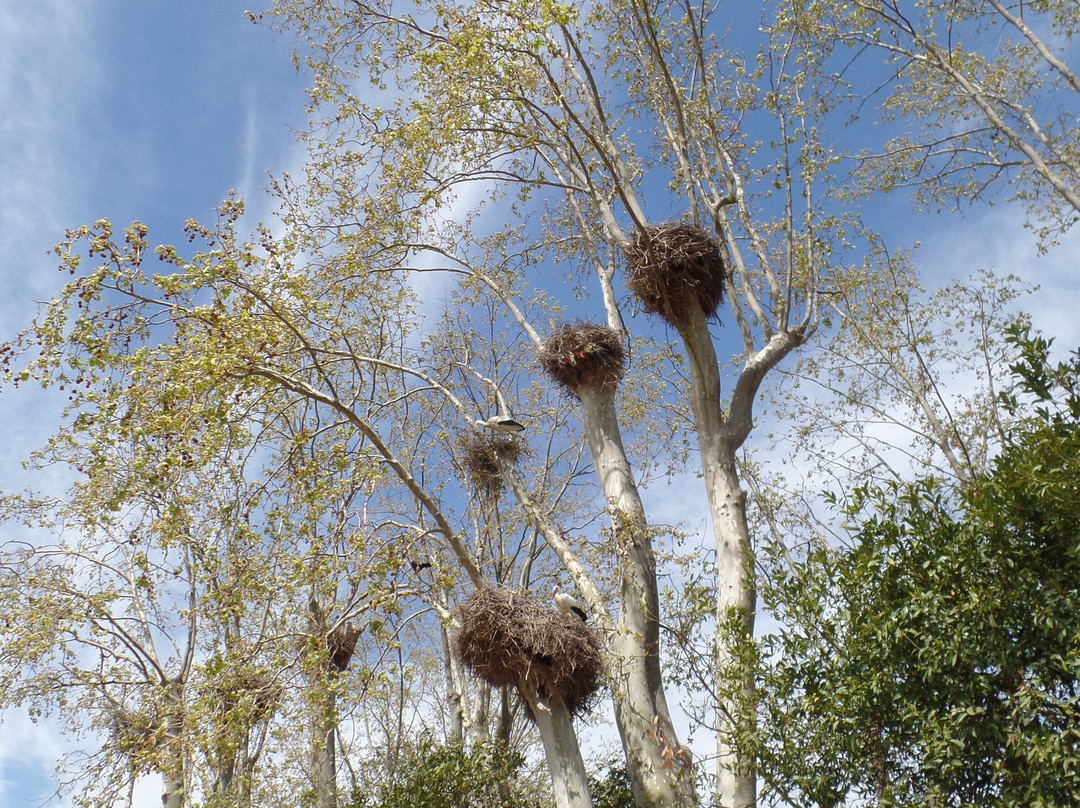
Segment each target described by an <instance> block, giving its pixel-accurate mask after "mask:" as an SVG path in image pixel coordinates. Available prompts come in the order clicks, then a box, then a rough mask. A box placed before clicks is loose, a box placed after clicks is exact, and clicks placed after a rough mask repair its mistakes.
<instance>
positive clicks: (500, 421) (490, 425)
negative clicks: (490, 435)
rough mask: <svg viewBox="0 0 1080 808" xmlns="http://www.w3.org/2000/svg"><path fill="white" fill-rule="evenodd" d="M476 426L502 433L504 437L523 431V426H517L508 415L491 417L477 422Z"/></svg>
mask: <svg viewBox="0 0 1080 808" xmlns="http://www.w3.org/2000/svg"><path fill="white" fill-rule="evenodd" d="M476 425H477V426H482V427H484V428H485V429H491V430H494V431H495V432H502V433H503V434H506V435H509V434H511V433H512V432H523V431H525V425H524V424H519V423H518V422H517V421H515V420H514V419H513V418H511V417H510V416H509V415H493V416H491V417H490V418H488V419H487V420H486V421H477V422H476Z"/></svg>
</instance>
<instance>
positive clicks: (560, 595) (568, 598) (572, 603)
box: [551, 586, 589, 621]
mask: <svg viewBox="0 0 1080 808" xmlns="http://www.w3.org/2000/svg"><path fill="white" fill-rule="evenodd" d="M551 597H553V598H554V599H555V605H556V606H558V607H559V611H560V612H562V613H563V614H576V615H577V616H578V617H580V618H581V619H582V621H586V620H588V619H589V616H588V615H587V614H586V613H585V607H584V606H582V605H581V601H579V600H578V599H577V598H575V597H574V596H573V595H568V594H566V593H565V592H560V591H559V587H558V586H556V587H555V588H554V589H552V590H551Z"/></svg>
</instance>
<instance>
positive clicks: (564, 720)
mask: <svg viewBox="0 0 1080 808" xmlns="http://www.w3.org/2000/svg"><path fill="white" fill-rule="evenodd" d="M519 692H520V693H521V695H522V697H523V698H524V699H525V701H526V703H527V704H528V705H529V708H530V709H531V710H532V712H533V715H534V716H535V717H536V728H537V729H538V730H539V731H540V740H541V741H543V744H544V754H545V756H546V757H547V768H548V772H549V773H550V774H551V785H552V790H553V792H554V794H555V807H556V808H592V798H591V797H590V796H589V776H588V774H587V773H586V771H585V761H584V760H582V758H581V749H580V747H579V746H578V740H577V734H576V733H575V732H574V724H573V720H572V718H571V716H570V711H569V710H568V709H566V706H565V705H564V704H562V703H561V702H558V701H551V702H549V701H547V700H546V699H544V698H543V697H541V696H539V695H538V694H537V693H536V692H535V691H533V690H531V689H529V688H527V687H521V688H519Z"/></svg>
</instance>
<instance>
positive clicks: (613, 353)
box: [538, 323, 625, 393]
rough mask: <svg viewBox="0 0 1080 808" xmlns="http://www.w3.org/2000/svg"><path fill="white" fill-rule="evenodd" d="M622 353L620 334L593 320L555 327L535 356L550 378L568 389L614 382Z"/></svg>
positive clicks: (618, 370)
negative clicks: (592, 321)
mask: <svg viewBox="0 0 1080 808" xmlns="http://www.w3.org/2000/svg"><path fill="white" fill-rule="evenodd" d="M624 357H625V351H624V349H623V340H622V335H620V334H619V332H618V331H615V330H613V329H611V328H608V327H607V326H604V325H596V324H594V323H575V324H572V325H564V326H562V327H560V328H558V329H557V330H556V331H555V333H554V334H552V335H551V336H550V337H549V338H548V340H547V341H546V342H545V343H544V345H543V347H542V348H541V349H540V353H539V356H538V358H539V360H540V366H541V367H542V368H543V369H544V372H545V373H547V375H548V376H549V377H550V378H551V380H552V381H553V382H555V383H556V384H558V385H559V386H560V387H563V388H565V389H566V390H568V391H570V392H571V393H573V392H575V391H576V390H578V389H580V388H582V387H590V386H597V387H615V386H617V385H618V383H619V379H621V378H622V373H623V359H624Z"/></svg>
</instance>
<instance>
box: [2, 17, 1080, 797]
mask: <svg viewBox="0 0 1080 808" xmlns="http://www.w3.org/2000/svg"><path fill="white" fill-rule="evenodd" d="M244 10H245V5H244V4H243V3H237V2H233V0H184V2H168V3H166V2H161V0H138V1H136V0H79V2H77V3H73V2H70V1H69V0H33V2H25V0H22V1H20V0H0V274H2V277H3V280H4V283H5V294H3V295H0V340H4V339H9V338H11V337H12V336H14V334H15V333H16V332H17V331H18V330H20V329H21V328H23V327H24V326H25V325H27V324H28V323H29V321H30V319H31V318H32V317H33V315H34V313H35V311H36V310H37V306H38V303H39V302H40V301H44V300H47V299H48V298H49V297H50V296H51V295H52V294H53V293H55V291H57V290H58V289H59V287H60V285H61V284H62V283H63V281H64V280H65V278H66V276H61V275H60V273H58V272H57V269H56V265H57V260H56V258H55V256H51V255H50V252H49V251H50V249H51V247H52V246H53V245H54V244H55V243H56V242H57V241H59V240H60V239H62V238H63V235H64V231H65V229H66V228H74V227H77V226H79V225H81V224H89V223H92V222H93V221H95V220H96V219H99V218H102V217H106V218H109V219H111V220H112V221H113V223H114V225H116V226H117V227H121V226H123V225H126V224H127V223H129V222H130V221H132V220H133V219H139V220H140V221H143V222H144V223H146V224H148V225H149V226H150V234H151V235H150V238H151V241H152V242H153V243H155V244H157V243H173V242H183V241H184V236H183V234H182V227H183V222H184V221H185V219H187V218H195V219H200V220H204V221H205V220H209V219H211V218H212V217H213V212H214V208H215V206H216V205H217V204H218V203H220V201H221V200H222V199H224V198H225V197H226V196H227V195H228V193H229V192H230V190H236V191H237V192H238V193H239V194H240V195H241V196H243V197H245V198H246V199H247V200H248V211H249V216H248V218H249V220H250V221H249V224H250V225H251V226H253V225H254V224H255V222H256V221H257V220H264V221H266V220H269V217H270V213H271V210H270V207H269V202H268V201H267V198H266V197H265V196H264V195H263V194H262V190H261V189H263V188H264V187H265V186H266V185H267V183H268V177H267V172H270V173H273V174H280V173H282V172H286V171H290V172H293V173H300V170H301V167H302V163H303V156H304V155H303V150H302V148H301V147H300V146H299V145H298V143H297V141H296V135H295V130H297V129H299V128H302V127H303V124H304V92H303V89H304V86H305V78H304V77H303V76H298V75H297V74H296V72H295V70H294V68H293V65H292V60H291V53H292V46H293V43H292V42H291V41H290V40H288V39H287V38H284V37H281V36H277V37H275V36H274V35H273V33H272V32H271V31H270V30H269V29H268V28H266V27H265V26H256V25H253V24H252V23H251V22H249V21H248V20H247V19H246V18H245V17H244V14H243V12H244ZM890 211H895V212H890V214H889V215H890V216H892V215H896V216H902V217H903V220H902V221H900V222H897V223H896V230H895V232H897V233H898V236H897V238H898V240H910V241H914V240H916V239H917V240H920V241H921V242H922V245H923V246H922V248H921V250H920V251H919V253H918V255H919V260H920V262H922V263H923V264H924V265H925V266H927V267H930V268H931V269H929V270H928V271H930V272H931V273H937V274H938V275H940V277H941V279H942V280H944V279H946V278H947V277H949V276H966V275H969V274H971V273H972V272H974V271H975V270H976V269H978V268H981V267H990V268H994V269H996V270H998V271H1002V272H1005V271H1010V272H1016V273H1017V274H1019V275H1021V276H1022V277H1024V278H1025V279H1026V280H1029V281H1031V282H1033V283H1037V284H1040V285H1041V287H1042V288H1041V291H1040V292H1038V293H1037V294H1036V295H1035V296H1034V297H1033V298H1032V299H1031V300H1030V301H1029V302H1028V304H1027V305H1026V308H1028V309H1029V310H1030V311H1031V312H1032V313H1033V315H1034V318H1035V323H1036V325H1037V326H1038V327H1040V328H1042V329H1043V331H1044V332H1045V333H1046V334H1047V335H1048V336H1053V337H1055V338H1056V339H1057V340H1058V344H1059V346H1063V347H1074V346H1078V345H1080V318H1077V317H1076V312H1075V308H1076V302H1077V300H1080V297H1078V293H1080V288H1078V286H1080V284H1078V279H1077V276H1078V273H1077V271H1076V255H1077V253H1078V248H1080V238H1078V235H1077V234H1073V235H1072V236H1070V237H1068V238H1067V239H1066V240H1065V242H1064V243H1063V244H1062V245H1061V246H1059V247H1058V248H1056V249H1054V250H1052V251H1050V253H1049V254H1048V255H1046V256H1041V257H1040V256H1038V255H1037V251H1036V249H1035V246H1034V243H1033V239H1032V237H1031V236H1030V235H1029V234H1028V233H1027V232H1026V231H1025V230H1023V228H1022V227H1021V219H1020V217H1019V214H1018V213H1017V212H1016V211H1015V210H1013V209H1010V208H1007V207H1005V206H1000V207H996V208H991V209H989V210H984V211H980V212H978V213H975V212H972V211H968V212H966V213H960V214H940V215H936V216H930V215H925V214H923V215H918V214H909V213H907V212H906V211H905V210H902V209H901V208H898V207H897V208H891V209H890ZM931 280H932V278H931ZM58 407H59V405H58V403H57V401H56V400H55V398H53V397H48V396H45V395H43V394H41V393H40V392H37V393H35V392H34V391H32V390H27V389H25V388H22V389H20V390H19V391H18V395H17V396H16V395H13V393H12V392H9V391H6V390H5V391H4V392H3V393H2V394H0V417H2V418H3V419H4V422H5V423H6V424H7V431H8V434H7V440H5V441H4V442H3V445H0V489H2V490H11V489H20V488H22V487H23V486H24V482H23V480H24V476H23V475H24V474H25V472H24V471H23V470H22V466H21V461H22V460H23V459H25V457H26V456H27V455H28V454H29V452H30V451H31V450H32V449H33V448H34V447H36V446H39V445H40V444H41V443H43V441H44V440H45V438H46V437H47V436H48V435H49V434H51V433H52V432H53V431H54V429H55V426H56V424H57V420H58V417H59V409H58ZM38 484H40V483H38ZM679 490H680V489H679V488H678V487H677V486H676V487H672V488H670V489H667V490H666V491H659V490H658V491H654V492H652V494H651V497H652V499H653V501H655V502H656V505H657V507H656V509H655V511H654V515H655V516H656V517H657V518H658V520H659V521H665V520H666V519H667V517H665V514H664V513H663V512H662V511H663V510H667V511H669V512H670V513H671V514H672V515H671V516H670V518H669V519H667V520H668V521H675V520H676V519H677V518H681V517H682V516H683V515H685V513H686V510H685V508H686V507H689V506H688V505H687V504H686V503H684V502H683V501H682V499H680V496H679V495H677V493H676V492H678V491H679ZM694 499H695V501H699V500H700V498H699V497H695V498H694ZM63 749H64V747H63V744H62V742H61V740H60V739H59V738H58V737H57V735H56V733H55V726H54V725H53V724H49V723H47V724H46V725H45V726H44V727H36V726H34V725H32V724H31V723H30V722H29V720H28V719H27V718H26V716H24V715H22V714H18V713H12V714H8V715H7V716H6V717H5V719H4V723H3V724H2V725H0V805H5V806H10V807H11V808H21V807H22V806H30V805H38V804H40V802H41V801H42V800H43V799H45V798H47V797H48V796H49V795H50V794H51V793H52V791H53V790H54V784H53V782H52V772H53V768H54V765H55V762H56V759H57V757H58V756H59V755H60V754H61V753H62V751H63ZM147 788H148V789H149V790H148V792H147V795H146V796H147V802H146V804H152V803H151V802H150V800H154V801H155V802H156V800H157V798H158V797H157V795H156V792H155V789H156V785H153V784H151V785H149V786H147Z"/></svg>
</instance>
